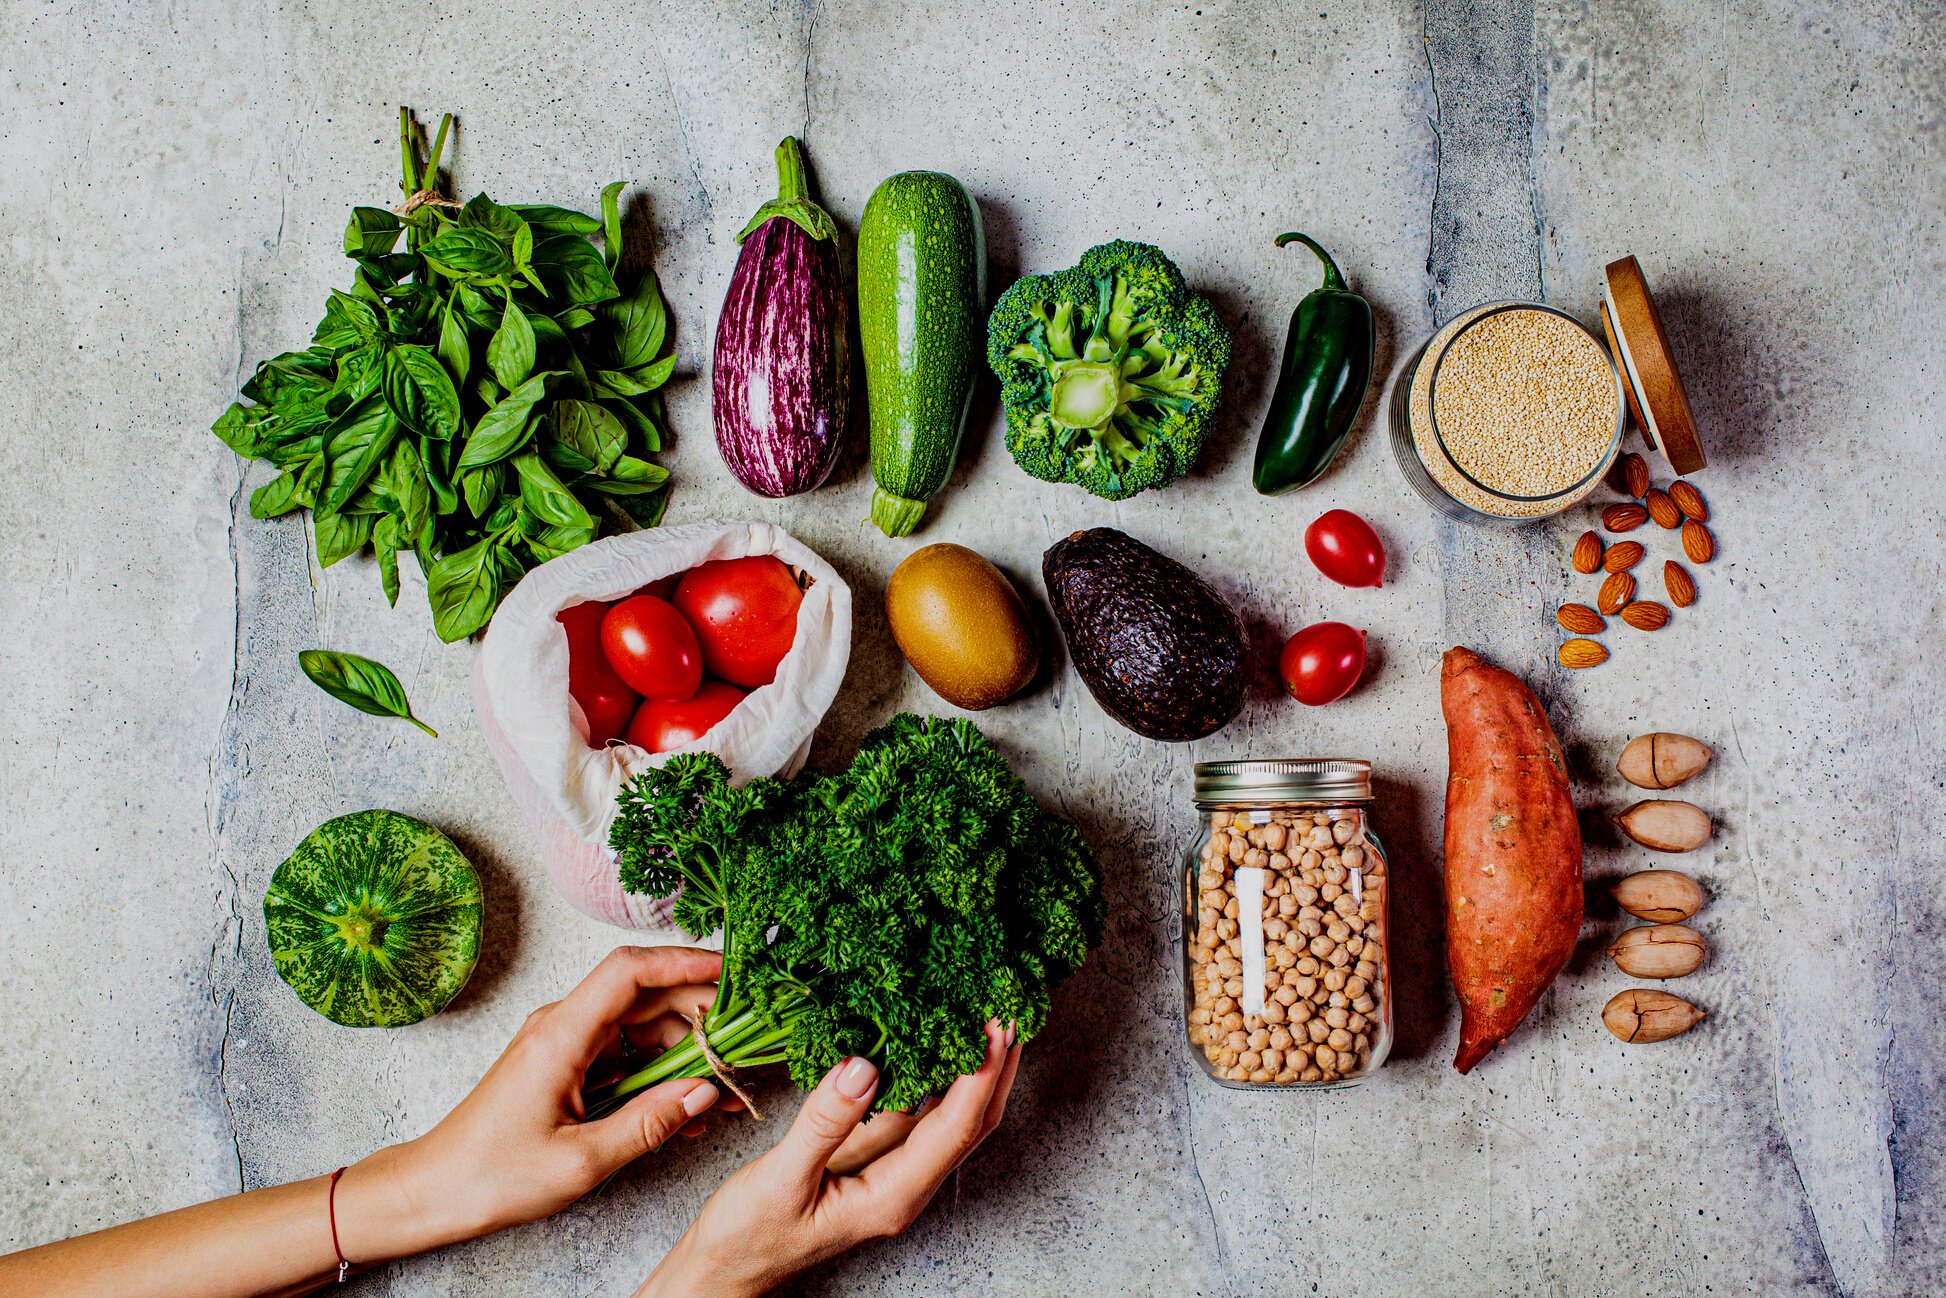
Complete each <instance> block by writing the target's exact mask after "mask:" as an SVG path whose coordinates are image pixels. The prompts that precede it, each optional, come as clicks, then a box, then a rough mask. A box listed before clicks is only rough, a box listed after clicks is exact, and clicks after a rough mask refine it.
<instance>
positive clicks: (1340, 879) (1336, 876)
mask: <svg viewBox="0 0 1946 1298" xmlns="http://www.w3.org/2000/svg"><path fill="white" fill-rule="evenodd" d="M1324 877H1325V878H1327V879H1329V880H1331V882H1333V883H1335V884H1337V885H1338V886H1339V887H1341V888H1342V887H1343V886H1344V885H1345V881H1346V880H1348V879H1350V878H1351V871H1350V870H1347V869H1345V867H1344V865H1343V864H1342V863H1339V864H1334V865H1330V866H1327V867H1326V868H1325V871H1324Z"/></svg>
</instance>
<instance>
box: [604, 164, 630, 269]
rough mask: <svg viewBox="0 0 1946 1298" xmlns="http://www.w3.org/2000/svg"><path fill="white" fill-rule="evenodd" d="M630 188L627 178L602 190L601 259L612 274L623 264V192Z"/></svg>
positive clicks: (614, 182)
mask: <svg viewBox="0 0 1946 1298" xmlns="http://www.w3.org/2000/svg"><path fill="white" fill-rule="evenodd" d="M627 188H628V182H627V181H626V180H617V181H613V182H611V183H610V184H608V185H605V186H603V187H602V191H601V244H602V248H601V259H602V261H604V262H606V263H607V265H608V271H609V273H610V274H613V273H614V272H615V268H616V267H618V266H620V265H621V264H622V207H621V202H620V196H621V192H622V191H623V190H624V189H627Z"/></svg>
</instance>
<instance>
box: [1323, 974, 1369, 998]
mask: <svg viewBox="0 0 1946 1298" xmlns="http://www.w3.org/2000/svg"><path fill="white" fill-rule="evenodd" d="M1332 972H1333V973H1336V972H1338V971H1337V970H1335V969H1334V970H1332ZM1367 985H1368V984H1367V983H1366V982H1365V980H1364V979H1363V978H1360V977H1359V976H1358V975H1357V974H1351V975H1349V976H1348V977H1347V978H1346V979H1345V984H1344V988H1343V990H1344V993H1345V995H1347V996H1350V997H1352V998H1353V999H1354V1000H1355V999H1357V998H1358V997H1360V996H1363V995H1364V994H1365V988H1366V986H1367Z"/></svg>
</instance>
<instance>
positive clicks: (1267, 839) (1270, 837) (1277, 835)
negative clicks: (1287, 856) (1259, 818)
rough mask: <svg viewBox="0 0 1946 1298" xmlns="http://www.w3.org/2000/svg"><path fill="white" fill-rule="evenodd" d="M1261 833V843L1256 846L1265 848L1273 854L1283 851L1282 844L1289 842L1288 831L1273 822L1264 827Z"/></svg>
mask: <svg viewBox="0 0 1946 1298" xmlns="http://www.w3.org/2000/svg"><path fill="white" fill-rule="evenodd" d="M1261 832H1262V834H1263V841H1262V842H1261V843H1260V844H1258V846H1260V847H1267V848H1269V849H1270V850H1271V851H1273V852H1281V851H1283V850H1284V844H1285V843H1286V842H1288V841H1289V840H1290V830H1288V829H1286V828H1285V827H1284V826H1282V825H1280V824H1278V823H1277V822H1275V821H1272V822H1271V823H1270V824H1268V825H1265V826H1264V827H1263V829H1262V831H1261Z"/></svg>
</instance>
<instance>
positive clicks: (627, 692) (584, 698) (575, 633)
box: [555, 601, 642, 748]
mask: <svg viewBox="0 0 1946 1298" xmlns="http://www.w3.org/2000/svg"><path fill="white" fill-rule="evenodd" d="M607 612H608V605H606V604H603V603H600V602H599V601H590V602H589V603H586V604H576V605H575V606H574V607H573V608H564V609H562V610H561V611H560V613H559V614H557V615H556V617H555V620H556V621H558V622H559V623H560V624H561V626H562V628H563V629H564V630H566V631H567V633H568V693H569V694H570V695H571V696H572V697H573V698H574V701H575V702H576V703H578V704H580V705H581V715H582V717H583V718H584V719H586V721H587V723H588V730H587V733H586V734H584V735H583V736H582V738H583V739H586V740H587V741H588V745H589V747H591V748H605V747H607V745H608V741H609V740H611V739H620V738H621V737H622V732H623V731H624V730H626V729H628V719H629V718H630V717H632V716H634V715H635V705H636V704H637V703H640V702H641V701H642V698H641V695H639V694H637V693H636V692H635V691H634V690H632V689H630V688H629V687H628V682H627V681H625V680H623V679H622V678H621V677H620V676H618V675H616V673H615V669H614V668H613V667H611V666H609V664H608V655H607V654H606V653H604V652H602V648H601V621H602V618H603V617H604V616H605V615H606V614H607Z"/></svg>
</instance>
